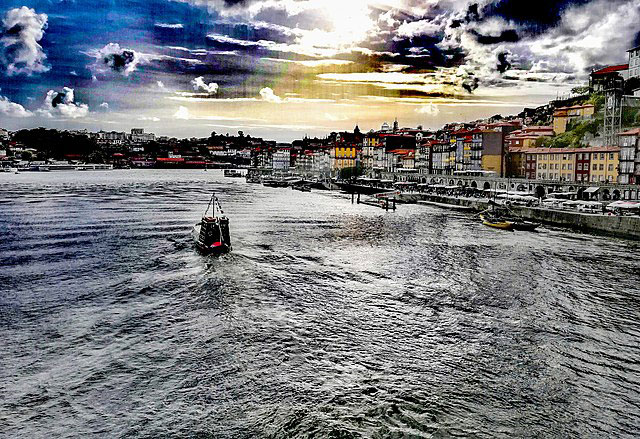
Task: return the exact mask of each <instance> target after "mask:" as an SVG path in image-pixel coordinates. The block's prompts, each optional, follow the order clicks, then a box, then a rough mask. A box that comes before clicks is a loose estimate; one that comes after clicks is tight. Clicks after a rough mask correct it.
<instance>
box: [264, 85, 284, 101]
mask: <svg viewBox="0 0 640 439" xmlns="http://www.w3.org/2000/svg"><path fill="white" fill-rule="evenodd" d="M260 97H261V98H262V100H263V101H265V102H270V103H272V104H281V103H282V98H281V97H280V96H278V95H276V94H275V93H274V92H273V90H272V89H271V88H269V87H265V88H263V89H262V90H260Z"/></svg>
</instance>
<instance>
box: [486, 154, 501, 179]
mask: <svg viewBox="0 0 640 439" xmlns="http://www.w3.org/2000/svg"><path fill="white" fill-rule="evenodd" d="M482 170H484V171H493V172H496V173H497V174H498V175H500V174H501V173H502V156H499V155H486V154H483V155H482Z"/></svg>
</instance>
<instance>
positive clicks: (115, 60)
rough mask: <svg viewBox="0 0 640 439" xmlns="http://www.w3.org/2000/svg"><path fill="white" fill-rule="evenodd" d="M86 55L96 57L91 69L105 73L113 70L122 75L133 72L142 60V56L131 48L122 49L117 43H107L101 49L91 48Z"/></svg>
mask: <svg viewBox="0 0 640 439" xmlns="http://www.w3.org/2000/svg"><path fill="white" fill-rule="evenodd" d="M88 55H90V56H92V57H94V58H95V59H96V61H95V63H94V65H93V69H94V70H95V71H97V72H101V73H106V72H108V71H113V72H116V73H119V74H121V75H123V76H129V75H130V74H131V73H133V72H135V70H136V68H137V67H138V64H140V63H142V62H144V57H143V56H141V55H140V54H139V53H138V52H136V51H135V50H132V49H123V48H121V47H120V45H119V44H118V43H109V44H107V45H106V46H104V47H103V48H102V49H98V50H92V51H90V52H88Z"/></svg>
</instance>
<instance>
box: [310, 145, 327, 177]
mask: <svg viewBox="0 0 640 439" xmlns="http://www.w3.org/2000/svg"><path fill="white" fill-rule="evenodd" d="M311 173H312V174H313V176H315V177H318V178H322V179H324V178H329V177H330V176H331V154H330V152H329V150H328V149H327V148H322V149H317V150H316V151H314V152H313V154H312V162H311Z"/></svg>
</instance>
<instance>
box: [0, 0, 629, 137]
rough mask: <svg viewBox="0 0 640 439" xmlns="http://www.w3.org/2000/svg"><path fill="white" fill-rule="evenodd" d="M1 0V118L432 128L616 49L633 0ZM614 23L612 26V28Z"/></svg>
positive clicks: (546, 88) (267, 128)
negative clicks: (536, 2) (522, 1)
mask: <svg viewBox="0 0 640 439" xmlns="http://www.w3.org/2000/svg"><path fill="white" fill-rule="evenodd" d="M82 3H83V1H76V2H70V1H63V2H59V3H57V4H52V3H50V2H45V1H20V2H18V1H9V2H8V3H7V4H6V6H5V7H3V8H2V10H0V16H1V17H2V23H1V25H2V34H1V36H0V41H1V42H2V46H3V48H2V49H1V50H2V53H1V54H0V64H1V65H2V71H1V73H0V115H2V121H3V123H2V125H3V127H4V128H8V129H19V128H29V127H36V126H45V127H51V128H59V129H83V128H86V129H88V130H91V131H98V130H101V129H102V130H106V131H110V130H116V131H121V130H125V131H128V130H129V129H131V128H134V127H144V128H145V129H146V130H148V131H152V132H155V133H156V134H158V135H167V136H176V137H191V136H205V135H208V134H209V133H210V132H212V131H216V132H218V133H226V132H229V133H235V132H237V131H239V130H242V131H244V132H245V133H248V134H251V135H252V136H256V137H265V138H272V139H275V140H278V141H291V140H293V139H295V138H300V137H302V136H304V135H309V136H322V135H325V134H326V133H328V132H330V131H336V130H348V129H353V125H354V124H355V123H357V124H359V126H360V127H361V128H362V129H363V130H368V129H370V128H377V127H379V126H380V124H381V123H382V122H383V121H387V122H392V121H393V120H394V119H395V118H396V117H397V118H398V119H400V120H401V121H402V123H403V125H406V126H417V125H422V126H424V127H425V128H430V129H434V128H439V127H441V126H442V125H444V124H445V123H448V122H453V121H470V120H474V119H478V118H485V117H488V116H491V115H494V114H503V115H508V114H515V113H518V112H520V111H521V110H522V109H523V108H524V107H535V106H538V105H542V104H545V103H546V102H547V101H549V100H550V99H553V98H554V97H555V96H556V95H558V94H564V93H567V92H568V91H570V90H571V88H573V87H575V86H578V85H583V84H584V83H585V82H586V80H587V76H588V73H589V72H590V71H591V69H593V68H596V67H600V66H603V65H607V64H616V63H622V62H625V59H626V58H625V57H626V53H625V51H626V50H627V49H628V48H630V47H633V46H634V45H636V44H637V43H638V38H637V29H636V25H635V23H637V22H638V19H639V18H640V1H636V0H633V1H613V2H611V1H602V0H591V1H584V0H582V1H562V2H554V1H546V2H542V5H541V6H540V7H539V8H536V10H535V11H534V10H530V8H528V7H526V6H525V5H517V4H516V3H517V2H514V1H483V2H469V1H435V0H434V1H429V2H415V1H410V0H391V1H385V2H374V1H354V2H348V3H345V2H336V1H322V2H320V1H310V0H309V1H293V0H287V1H280V2H275V1H267V0H256V1H229V0H225V1H209V2H207V1H199V0H193V1H181V2H175V1H165V0H153V1H151V2H141V1H138V0H136V1H130V2H126V4H125V2H119V1H115V2H104V3H98V4H95V3H92V4H91V8H83V7H81V6H82ZM614 29H615V32H613V30H614Z"/></svg>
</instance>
